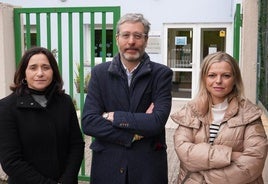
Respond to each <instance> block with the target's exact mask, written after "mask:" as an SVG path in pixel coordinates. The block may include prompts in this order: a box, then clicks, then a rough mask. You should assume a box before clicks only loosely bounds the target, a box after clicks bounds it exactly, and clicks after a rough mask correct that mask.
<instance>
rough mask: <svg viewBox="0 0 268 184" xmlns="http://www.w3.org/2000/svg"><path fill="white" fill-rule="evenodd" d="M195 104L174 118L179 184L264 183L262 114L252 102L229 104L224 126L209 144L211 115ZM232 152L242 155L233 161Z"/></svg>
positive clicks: (265, 146)
mask: <svg viewBox="0 0 268 184" xmlns="http://www.w3.org/2000/svg"><path fill="white" fill-rule="evenodd" d="M197 107H198V104H195V103H193V102H192V101H191V102H189V103H188V104H186V105H185V106H184V107H183V108H182V109H181V110H180V111H178V112H176V113H174V114H172V115H171V118H172V120H173V121H174V122H176V123H178V124H179V126H178V128H177V129H176V131H175V134H174V146H175V151H176V153H177V155H178V158H179V160H180V171H179V176H178V183H179V184H182V183H184V184H207V183H211V184H227V183H228V184H261V183H263V179H262V171H263V168H264V164H265V159H266V156H267V148H268V143H267V136H266V133H265V130H264V127H263V125H262V121H261V114H262V111H261V109H260V108H258V107H257V106H256V105H254V104H253V103H251V102H250V101H249V100H241V102H240V103H238V100H237V99H236V98H234V99H232V100H231V101H230V102H229V105H228V108H227V111H226V113H225V116H224V119H223V122H224V123H223V124H222V125H221V128H220V131H219V132H218V135H217V137H216V138H215V140H214V143H213V145H211V144H209V121H208V116H207V115H205V114H202V111H203V109H198V108H197ZM232 152H242V155H241V156H240V157H239V158H238V159H237V160H236V161H231V153H232Z"/></svg>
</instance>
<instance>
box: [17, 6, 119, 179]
mask: <svg viewBox="0 0 268 184" xmlns="http://www.w3.org/2000/svg"><path fill="white" fill-rule="evenodd" d="M119 17H120V7H69V8H56V7H55V8H15V9H14V21H15V49H16V51H15V53H16V65H17V66H18V63H19V61H20V58H21V56H22V54H23V53H24V51H25V50H27V49H29V48H31V47H32V46H42V47H46V48H48V49H49V50H51V51H52V52H53V53H54V55H55V57H56V59H57V61H58V65H59V68H60V72H61V74H62V76H63V80H64V84H65V85H64V88H65V90H66V92H67V93H68V94H70V95H71V96H72V97H73V99H74V102H75V103H76V104H78V106H77V110H78V116H79V117H81V112H82V111H83V105H84V98H85V93H86V91H85V87H86V85H87V82H88V79H89V78H90V70H91V68H92V67H94V66H95V64H96V63H98V62H105V61H106V60H107V59H108V58H107V57H112V56H113V55H114V54H115V53H116V52H117V47H116V44H115V43H116V42H115V34H116V23H117V21H118V20H119ZM109 39H110V40H111V41H110V42H109V41H107V40H109ZM108 49H109V51H108ZM97 50H98V51H97ZM97 52H98V53H97ZM86 61H87V62H86ZM86 68H88V70H85V69H86ZM80 79H82V80H80ZM75 87H77V91H75V90H74V88H75ZM75 95H76V96H77V97H78V98H75ZM87 167H89V166H87ZM79 180H82V181H88V180H89V173H86V164H85V159H84V160H83V163H82V165H81V169H80V174H79Z"/></svg>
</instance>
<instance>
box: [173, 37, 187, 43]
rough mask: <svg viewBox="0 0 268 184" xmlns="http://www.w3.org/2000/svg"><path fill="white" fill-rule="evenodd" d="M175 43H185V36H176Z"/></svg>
mask: <svg viewBox="0 0 268 184" xmlns="http://www.w3.org/2000/svg"><path fill="white" fill-rule="evenodd" d="M175 45H187V36H176V37H175Z"/></svg>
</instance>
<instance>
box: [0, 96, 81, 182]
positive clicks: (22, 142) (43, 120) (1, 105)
mask: <svg viewBox="0 0 268 184" xmlns="http://www.w3.org/2000/svg"><path fill="white" fill-rule="evenodd" d="M83 153H84V141H83V138H82V134H81V131H80V127H79V123H78V119H77V115H76V111H75V109H74V105H73V102H72V99H71V98H70V97H69V96H68V95H66V94H62V95H58V94H54V95H52V97H51V98H50V99H49V100H48V103H47V106H46V107H42V106H40V105H39V104H38V103H37V102H35V101H34V99H33V98H32V96H31V95H23V96H18V95H16V94H15V93H12V94H11V95H9V96H7V97H5V98H4V99H2V100H0V162H1V165H2V167H3V170H4V171H5V172H6V173H7V175H9V183H12V184H52V183H57V181H60V180H61V181H62V182H63V183H64V184H66V183H68V184H75V183H77V176H78V172H79V168H80V165H81V161H82V159H83Z"/></svg>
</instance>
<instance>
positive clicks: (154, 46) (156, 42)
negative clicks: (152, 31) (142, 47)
mask: <svg viewBox="0 0 268 184" xmlns="http://www.w3.org/2000/svg"><path fill="white" fill-rule="evenodd" d="M160 43H161V39H160V35H149V38H148V43H147V47H146V52H147V53H148V54H160V53H161V44H160Z"/></svg>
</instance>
